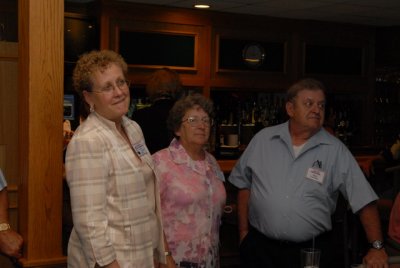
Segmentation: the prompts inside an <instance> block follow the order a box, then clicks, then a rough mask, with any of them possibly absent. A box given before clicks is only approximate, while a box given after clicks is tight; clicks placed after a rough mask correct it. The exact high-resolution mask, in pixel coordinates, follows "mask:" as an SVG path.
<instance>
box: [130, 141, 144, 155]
mask: <svg viewBox="0 0 400 268" xmlns="http://www.w3.org/2000/svg"><path fill="white" fill-rule="evenodd" d="M133 149H134V150H135V152H136V153H137V154H138V156H143V155H145V154H147V147H146V145H145V144H144V143H136V144H135V145H133Z"/></svg>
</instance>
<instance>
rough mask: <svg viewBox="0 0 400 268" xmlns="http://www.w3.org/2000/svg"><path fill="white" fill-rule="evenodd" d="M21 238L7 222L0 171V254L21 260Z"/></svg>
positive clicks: (4, 194) (0, 173)
mask: <svg viewBox="0 0 400 268" xmlns="http://www.w3.org/2000/svg"><path fill="white" fill-rule="evenodd" d="M22 243H23V240H22V237H21V236H20V235H19V234H18V233H17V232H15V231H14V230H12V229H11V227H10V224H9V221H8V194H7V182H6V180H5V178H4V175H3V172H2V171H1V169H0V253H3V254H6V255H7V256H9V257H13V258H21V256H22V255H21V249H22Z"/></svg>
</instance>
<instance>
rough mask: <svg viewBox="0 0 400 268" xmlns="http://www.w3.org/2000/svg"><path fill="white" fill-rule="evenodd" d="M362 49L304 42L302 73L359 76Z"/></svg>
mask: <svg viewBox="0 0 400 268" xmlns="http://www.w3.org/2000/svg"><path fill="white" fill-rule="evenodd" d="M363 65H364V49H363V48H362V47H339V46H328V45H313V44H304V73H305V74H332V75H351V76H361V75H363V74H364V70H363Z"/></svg>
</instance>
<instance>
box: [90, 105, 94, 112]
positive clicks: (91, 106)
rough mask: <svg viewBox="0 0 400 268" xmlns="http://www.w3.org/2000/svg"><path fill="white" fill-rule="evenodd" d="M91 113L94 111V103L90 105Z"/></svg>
mask: <svg viewBox="0 0 400 268" xmlns="http://www.w3.org/2000/svg"><path fill="white" fill-rule="evenodd" d="M89 111H90V112H91V113H93V112H94V105H90V110H89Z"/></svg>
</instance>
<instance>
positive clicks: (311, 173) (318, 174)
mask: <svg viewBox="0 0 400 268" xmlns="http://www.w3.org/2000/svg"><path fill="white" fill-rule="evenodd" d="M306 178H307V179H310V180H313V181H316V182H318V183H320V184H322V183H323V182H324V178H325V172H324V171H322V170H320V169H319V168H314V167H311V168H309V169H308V170H307V175H306Z"/></svg>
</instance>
